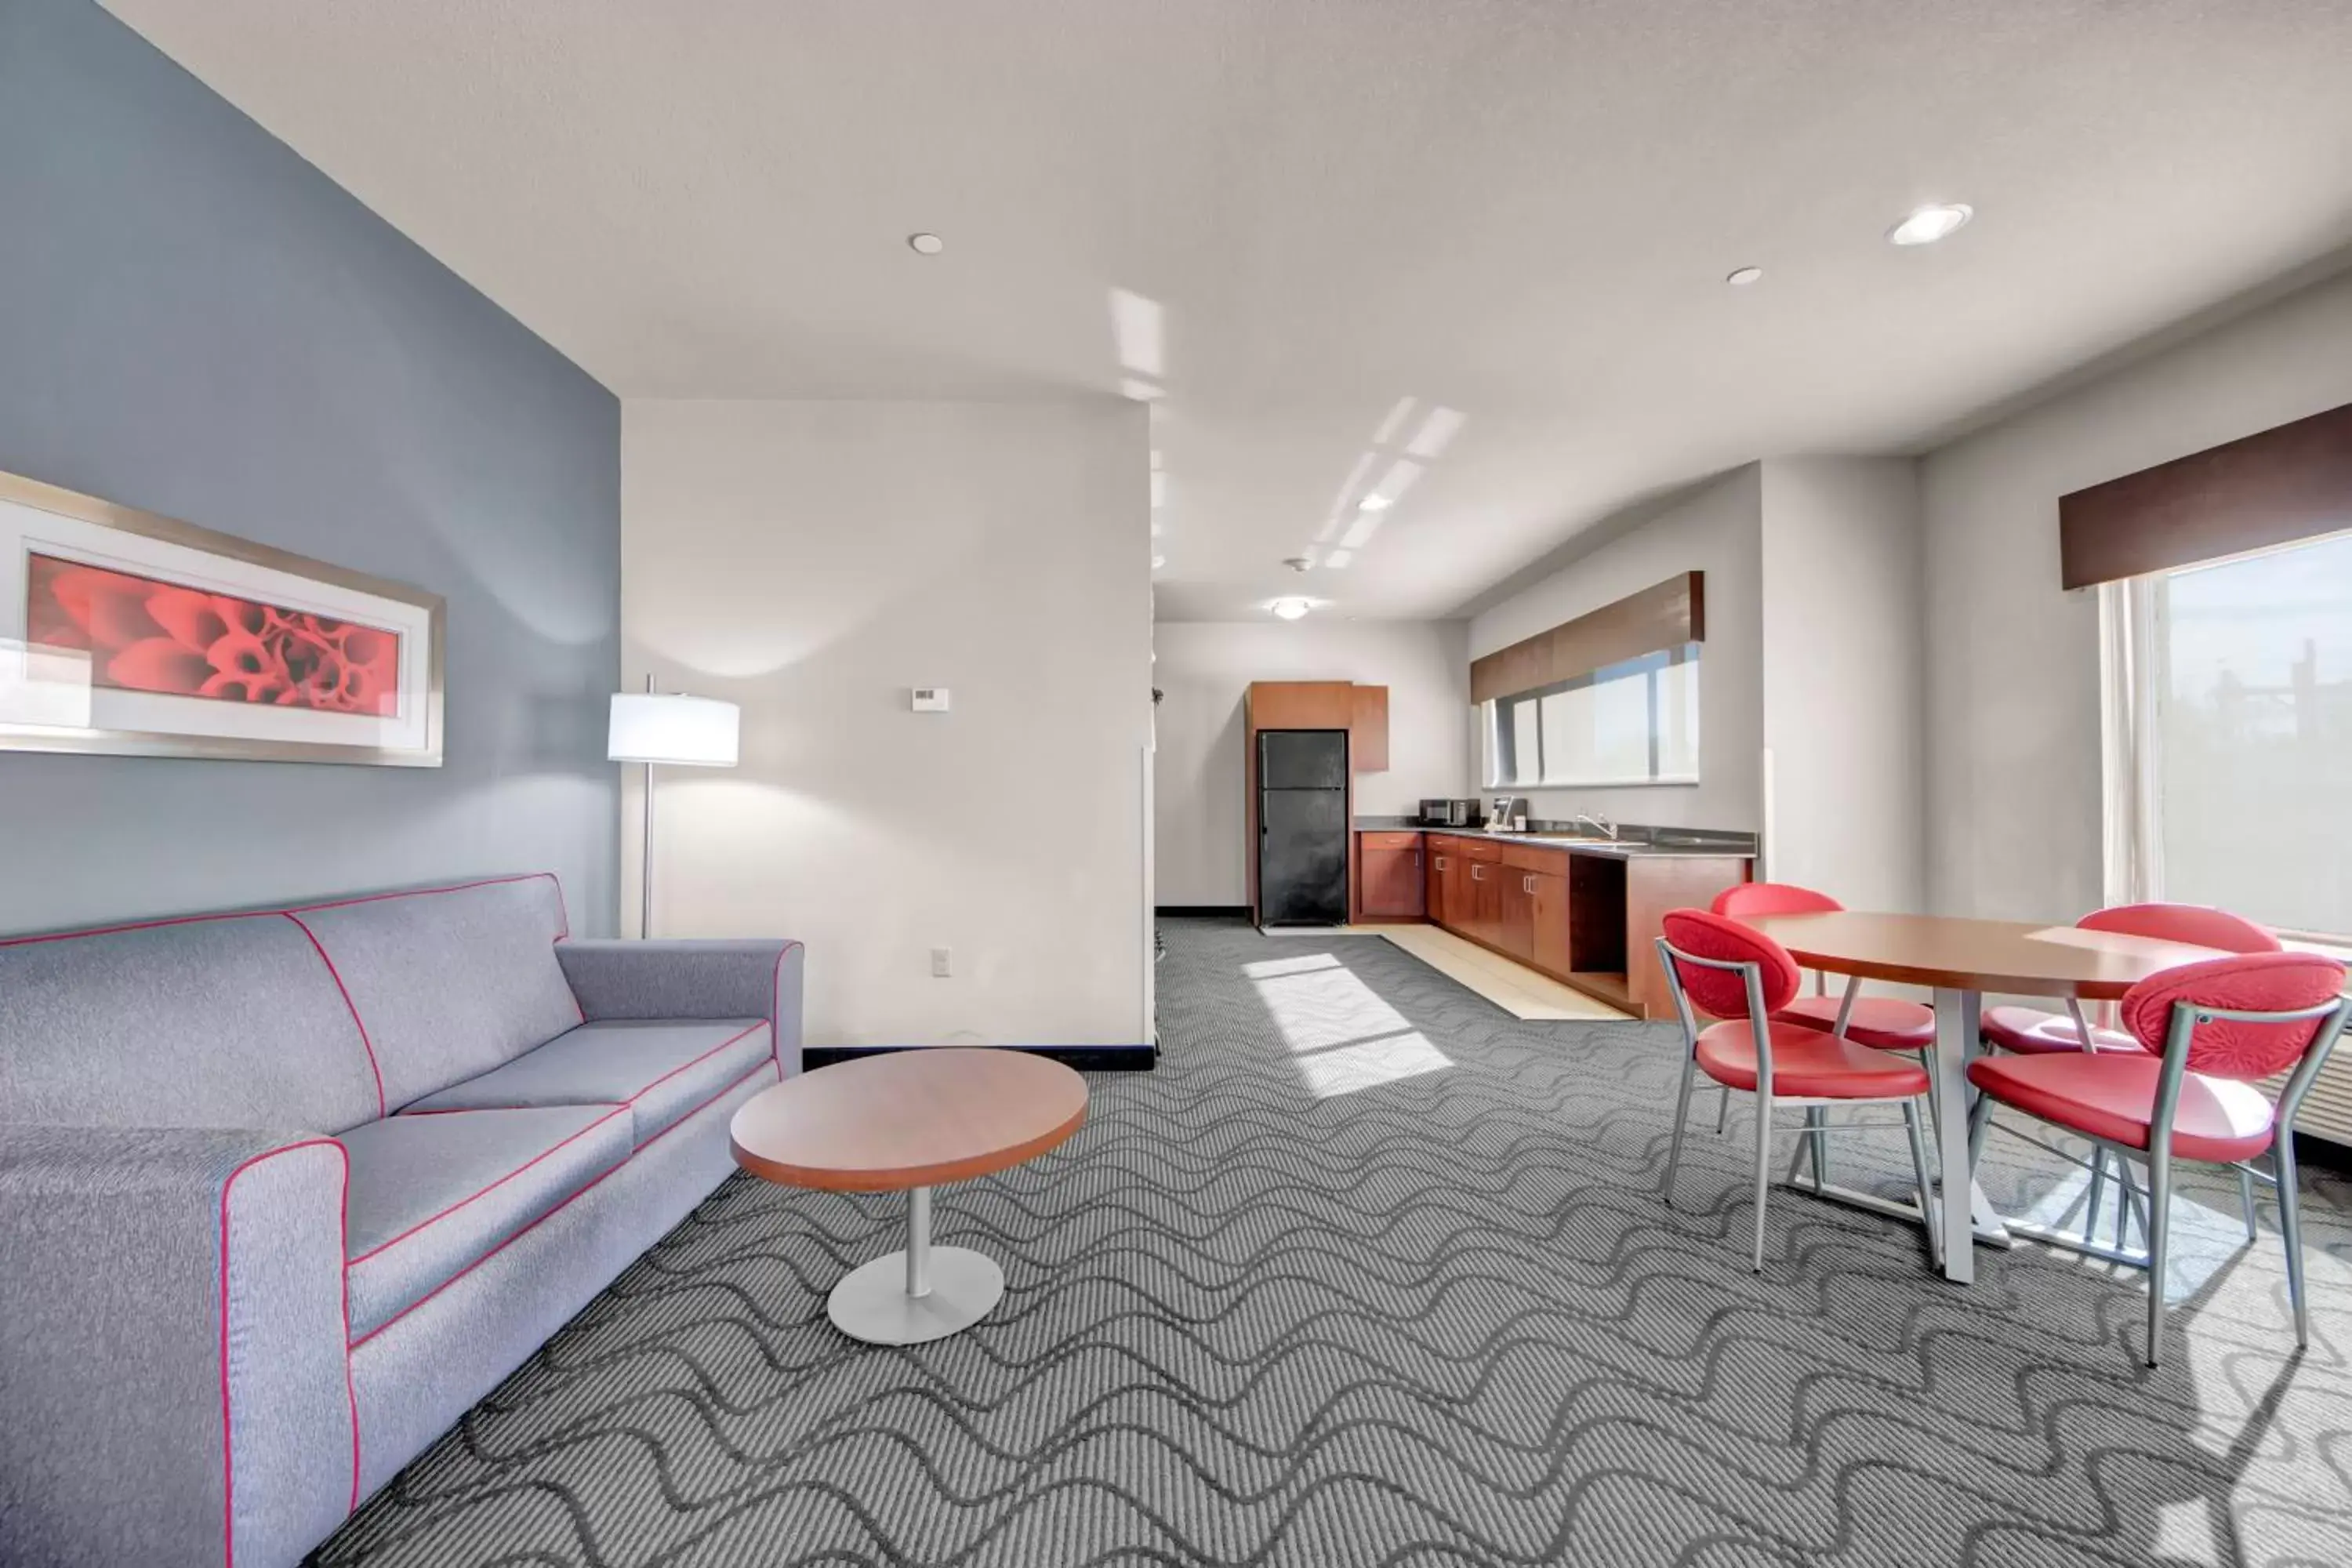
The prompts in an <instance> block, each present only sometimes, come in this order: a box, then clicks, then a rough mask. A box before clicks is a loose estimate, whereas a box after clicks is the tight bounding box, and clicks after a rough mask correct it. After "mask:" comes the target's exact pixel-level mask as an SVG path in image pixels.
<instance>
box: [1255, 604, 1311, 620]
mask: <svg viewBox="0 0 2352 1568" xmlns="http://www.w3.org/2000/svg"><path fill="white" fill-rule="evenodd" d="M1314 607H1315V601H1314V600H1312V599H1276V601H1275V602H1274V603H1272V604H1271V605H1267V606H1266V608H1267V609H1269V610H1272V611H1273V612H1274V613H1275V614H1276V615H1277V616H1281V617H1282V618H1283V619H1284V620H1286V621H1295V620H1297V619H1298V618H1299V617H1300V616H1304V615H1305V614H1306V613H1307V611H1309V610H1311V609H1313V608H1314Z"/></svg>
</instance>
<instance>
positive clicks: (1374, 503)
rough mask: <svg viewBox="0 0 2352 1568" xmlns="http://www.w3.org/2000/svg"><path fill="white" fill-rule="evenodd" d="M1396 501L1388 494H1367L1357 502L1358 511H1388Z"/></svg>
mask: <svg viewBox="0 0 2352 1568" xmlns="http://www.w3.org/2000/svg"><path fill="white" fill-rule="evenodd" d="M1394 504H1395V503H1394V502H1393V501H1391V500H1389V498H1388V497H1386V496H1366V497H1365V498H1364V499H1363V500H1360V501H1358V502H1357V503H1356V510H1358V511H1386V510H1388V509H1389V508H1390V507H1391V506H1393V505H1394Z"/></svg>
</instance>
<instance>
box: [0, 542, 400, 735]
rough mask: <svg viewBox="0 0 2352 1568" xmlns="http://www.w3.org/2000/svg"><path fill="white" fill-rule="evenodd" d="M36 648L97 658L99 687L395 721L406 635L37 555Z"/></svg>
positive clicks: (32, 576) (33, 582) (31, 592)
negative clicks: (402, 638) (402, 643)
mask: <svg viewBox="0 0 2352 1568" xmlns="http://www.w3.org/2000/svg"><path fill="white" fill-rule="evenodd" d="M29 566H30V568H31V570H30V572H29V574H28V577H27V584H28V586H27V591H26V599H27V603H26V631H27V633H28V634H29V637H30V640H31V641H33V642H35V643H47V644H48V645H49V646H50V647H67V648H77V649H80V650H83V651H86V652H88V653H89V656H90V668H91V673H92V678H93V679H94V680H95V682H96V683H97V684H98V685H100V686H106V687H112V688H115V689H119V690H124V691H153V692H161V693H164V694H167V695H170V696H174V697H201V698H210V699H212V700H215V701H219V702H261V703H268V704H271V705H274V706H276V707H279V708H308V709H311V710H317V711H321V712H329V713H362V714H370V715H373V716H375V717H377V718H383V719H390V718H395V717H397V716H398V714H399V711H400V634H399V633H398V632H393V631H386V630H383V628H381V627H377V626H361V625H359V624H358V623H356V622H353V621H335V620H329V619H327V618H326V617H325V616H314V615H310V614H309V613H307V612H305V611H301V610H289V609H286V608H283V607H282V606H280V605H265V604H262V603H260V602H259V601H258V600H254V599H238V598H233V597H230V596H229V595H224V594H213V593H207V592H205V591H204V590H202V589H198V588H189V587H184V586H183V585H181V584H175V583H166V582H163V581H161V580H159V579H157V578H153V577H139V576H134V575H132V574H130V573H128V572H113V571H109V570H107V569H105V568H103V567H98V566H86V565H83V564H82V563H80V562H78V561H61V560H58V558H56V557H54V556H49V555H41V554H34V555H32V556H31V558H30V561H29Z"/></svg>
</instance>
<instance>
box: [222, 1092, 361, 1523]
mask: <svg viewBox="0 0 2352 1568" xmlns="http://www.w3.org/2000/svg"><path fill="white" fill-rule="evenodd" d="M297 1149H332V1150H333V1151H334V1152H336V1153H337V1154H339V1155H341V1156H342V1162H343V1195H342V1201H341V1205H339V1206H340V1209H341V1219H340V1221H339V1229H340V1231H341V1235H340V1236H339V1237H338V1238H337V1241H336V1250H338V1251H341V1250H342V1249H343V1248H344V1247H347V1246H348V1245H349V1240H348V1237H349V1236H350V1229H351V1201H352V1157H351V1152H350V1151H348V1150H346V1149H345V1148H344V1147H343V1146H342V1145H341V1143H339V1142H336V1141H335V1140H334V1139H332V1138H306V1139H304V1140H303V1141H302V1142H299V1143H289V1144H287V1145H286V1146H285V1147H283V1148H279V1149H269V1150H265V1151H264V1152H261V1153H258V1154H256V1155H253V1156H252V1157H251V1158H249V1159H247V1160H243V1161H240V1162H239V1163H237V1165H236V1168H235V1169H234V1170H232V1171H230V1172H229V1173H228V1175H227V1176H226V1178H225V1179H224V1180H223V1181H222V1183H221V1195H220V1403H221V1550H222V1560H223V1563H224V1568H236V1455H235V1452H234V1449H233V1447H232V1444H233V1442H234V1440H235V1437H234V1431H233V1426H232V1423H231V1420H230V1415H229V1375H228V1205H229V1194H230V1192H231V1190H232V1189H234V1188H235V1187H236V1179H237V1178H238V1177H239V1176H241V1175H243V1174H245V1173H246V1172H247V1171H249V1170H251V1169H252V1168H253V1167H254V1166H256V1165H258V1164H260V1163H262V1162H263V1161H264V1160H270V1159H275V1158H276V1157H277V1156H278V1155H280V1154H290V1153H292V1152H294V1151H296V1150H297ZM341 1286H342V1293H343V1342H344V1349H343V1398H344V1400H345V1402H346V1403H347V1404H348V1405H349V1406H350V1409H351V1415H352V1498H351V1501H350V1503H348V1504H347V1505H346V1509H347V1510H350V1509H357V1508H358V1507H359V1506H360V1395H359V1389H358V1388H357V1386H356V1385H355V1384H353V1383H352V1352H351V1337H352V1288H351V1277H350V1275H349V1274H348V1273H346V1274H344V1275H343V1276H342V1278H341Z"/></svg>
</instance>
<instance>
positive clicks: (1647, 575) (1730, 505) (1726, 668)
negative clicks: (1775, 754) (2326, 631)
mask: <svg viewBox="0 0 2352 1568" xmlns="http://www.w3.org/2000/svg"><path fill="white" fill-rule="evenodd" d="M1762 494H1763V491H1762V481H1761V477H1760V468H1759V465H1757V464H1753V463H1751V464H1749V465H1748V466H1747V467H1746V468H1738V469H1735V470H1733V471H1732V472H1731V473H1728V474H1727V475H1725V476H1724V477H1723V478H1721V479H1717V480H1716V481H1715V482H1714V483H1712V484H1710V485H1708V486H1707V487H1706V488H1705V489H1701V490H1699V491H1697V492H1696V494H1693V495H1691V496H1689V497H1687V498H1685V499H1684V500H1681V501H1680V502H1678V503H1676V504H1675V505H1674V506H1672V507H1670V508H1668V509H1666V510H1664V511H1661V512H1659V513H1658V514H1657V515H1656V516H1655V517H1653V518H1651V519H1649V520H1648V521H1645V522H1643V524H1642V525H1641V526H1640V527H1639V528H1636V529H1634V530H1633V531H1631V532H1628V533H1625V534H1622V535H1621V536H1619V537H1616V538H1612V539H1611V540H1609V542H1607V543H1605V544H1602V545H1601V546H1599V547H1598V548H1596V549H1595V550H1593V551H1592V552H1591V553H1590V554H1588V555H1584V556H1581V557H1580V558H1578V559H1577V560H1576V561H1574V562H1573V563H1570V565H1568V566H1565V567H1563V568H1562V569H1561V570H1559V572H1556V573H1554V574H1552V575H1551V576H1549V577H1547V578H1545V579H1544V580H1543V581H1542V582H1540V583H1538V584H1534V585H1533V586H1531V587H1528V588H1526V589H1524V590H1522V591H1520V592H1519V593H1517V594H1515V595H1512V596H1511V597H1510V598H1508V599H1506V600H1505V601H1503V602H1502V603H1501V604H1499V605H1494V606H1493V607H1491V608H1489V609H1487V610H1486V611H1484V612H1482V613H1481V614H1479V615H1478V616H1476V617H1475V618H1474V619H1473V620H1472V621H1471V623H1470V657H1471V658H1484V657H1485V656H1486V655H1487V654H1490V653H1493V652H1495V651H1496V649H1497V648H1503V647H1509V646H1510V645H1511V644H1513V643H1515V642H1517V641H1518V640H1520V639H1521V638H1522V637H1533V636H1535V635H1536V634H1537V633H1538V632H1541V631H1546V630H1549V628H1551V627H1553V626H1558V625H1559V624H1560V623H1561V622H1562V621H1568V620H1573V619H1575V618H1576V617H1577V616H1581V615H1586V614H1589V613H1591V611H1594V610H1597V609H1600V608H1601V606H1602V605H1608V604H1611V603H1613V602H1614V601H1616V600H1619V599H1622V598H1623V597H1625V596H1626V595H1628V594H1635V593H1639V592H1640V591H1641V590H1643V589H1644V588H1650V587H1654V586H1656V585H1657V584H1660V583H1663V582H1664V581H1665V580H1666V579H1667V578H1669V577H1671V576H1673V575H1674V574H1675V573H1677V572H1689V571H1694V570H1696V571H1700V572H1704V573H1706V647H1705V648H1704V649H1703V651H1702V652H1701V653H1700V655H1699V782H1698V783H1697V784H1653V785H1648V786H1644V787H1637V788H1630V789H1580V790H1534V791H1530V792H1528V799H1529V801H1530V803H1531V809H1532V811H1533V814H1534V815H1535V816H1549V817H1564V816H1569V815H1570V813H1571V812H1576V811H1601V812H1605V813H1607V814H1608V815H1609V816H1612V817H1614V818H1615V819H1617V820H1618V821H1620V822H1641V823H1652V824H1657V825H1660V826H1674V827H1714V828H1723V829H1727V830H1730V831H1734V832H1748V833H1752V832H1757V831H1759V830H1760V829H1761V827H1762V825H1763V824H1762V816H1761V812H1762V797H1763V786H1762V782H1761V778H1762V773H1761V764H1760V757H1761V753H1762V750H1763V745H1764V734H1763V675H1762V670H1763V643H1762V637H1763V617H1762V614H1761V605H1760V597H1759V595H1760V579H1761V574H1762V562H1761V543H1760V539H1759V522H1760V513H1761V508H1762ZM1608 528H1609V524H1608V523H1606V522H1604V523H1602V524H1601V530H1602V531H1607V530H1608ZM1475 782H1477V781H1474V783H1475Z"/></svg>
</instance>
